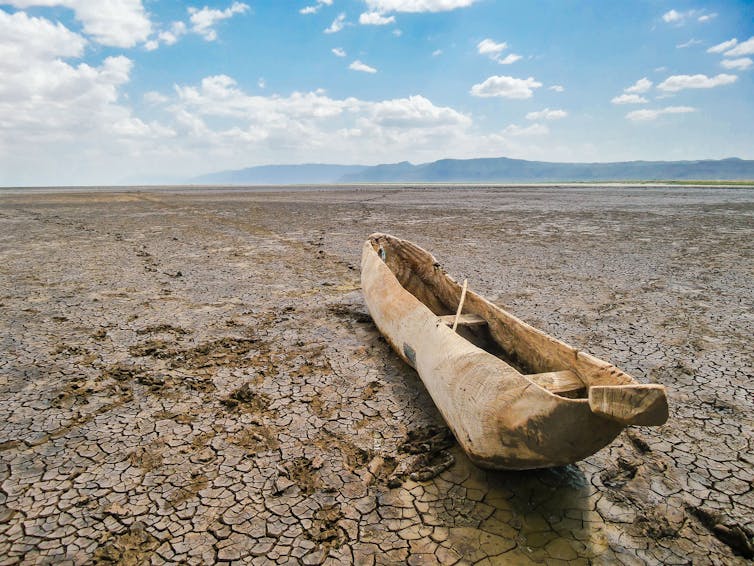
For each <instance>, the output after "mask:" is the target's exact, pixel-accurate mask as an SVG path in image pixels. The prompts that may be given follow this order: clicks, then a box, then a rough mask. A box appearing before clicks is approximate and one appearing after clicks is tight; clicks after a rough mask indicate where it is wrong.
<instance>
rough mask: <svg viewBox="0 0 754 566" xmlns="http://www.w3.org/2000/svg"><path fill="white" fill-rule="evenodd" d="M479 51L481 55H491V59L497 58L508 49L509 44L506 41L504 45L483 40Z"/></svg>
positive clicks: (478, 48) (478, 46)
mask: <svg viewBox="0 0 754 566" xmlns="http://www.w3.org/2000/svg"><path fill="white" fill-rule="evenodd" d="M476 48H477V51H479V54H480V55H489V56H490V57H493V58H494V57H495V56H497V55H499V54H500V53H501V52H502V51H504V50H505V49H507V48H508V44H507V43H505V42H504V41H503V42H502V43H497V42H496V41H494V40H492V39H489V38H487V39H483V40H482V41H480V42H479V43H478V44H477V46H476Z"/></svg>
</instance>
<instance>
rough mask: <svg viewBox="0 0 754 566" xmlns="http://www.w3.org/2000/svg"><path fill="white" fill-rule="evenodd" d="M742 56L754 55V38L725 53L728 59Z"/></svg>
mask: <svg viewBox="0 0 754 566" xmlns="http://www.w3.org/2000/svg"><path fill="white" fill-rule="evenodd" d="M742 55H754V36H752V37H750V38H749V39H747V40H746V41H742V42H741V43H739V44H738V45H736V46H735V47H734V48H733V49H729V50H728V51H726V52H725V56H726V57H740V56H742Z"/></svg>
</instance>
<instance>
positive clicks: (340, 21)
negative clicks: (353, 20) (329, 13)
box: [325, 13, 346, 33]
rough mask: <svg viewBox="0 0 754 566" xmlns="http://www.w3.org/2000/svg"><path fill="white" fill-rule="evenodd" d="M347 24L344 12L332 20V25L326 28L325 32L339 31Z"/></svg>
mask: <svg viewBox="0 0 754 566" xmlns="http://www.w3.org/2000/svg"><path fill="white" fill-rule="evenodd" d="M345 25H346V15H345V14H344V13H341V14H338V16H337V17H336V18H335V19H334V20H333V21H332V23H331V24H330V27H329V28H327V29H326V30H325V33H338V32H339V31H340V30H342V29H343V26H345Z"/></svg>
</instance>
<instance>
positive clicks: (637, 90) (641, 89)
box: [623, 77, 652, 94]
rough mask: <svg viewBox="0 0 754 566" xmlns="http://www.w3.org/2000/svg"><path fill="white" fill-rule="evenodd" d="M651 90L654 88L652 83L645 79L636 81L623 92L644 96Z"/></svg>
mask: <svg viewBox="0 0 754 566" xmlns="http://www.w3.org/2000/svg"><path fill="white" fill-rule="evenodd" d="M650 88H652V81H650V80H649V79H648V78H647V77H644V78H642V79H639V80H638V81H636V82H635V83H634V84H633V85H631V86H630V87H628V88H625V89H623V92H628V93H634V94H642V93H645V92H647V91H648V90H649V89H650Z"/></svg>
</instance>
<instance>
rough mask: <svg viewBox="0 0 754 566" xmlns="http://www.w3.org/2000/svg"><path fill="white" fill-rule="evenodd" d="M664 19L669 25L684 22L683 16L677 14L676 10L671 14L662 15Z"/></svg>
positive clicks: (670, 12) (671, 11)
mask: <svg viewBox="0 0 754 566" xmlns="http://www.w3.org/2000/svg"><path fill="white" fill-rule="evenodd" d="M662 19H663V20H664V21H666V22H668V23H674V22H680V21H682V20H683V19H684V18H683V15H681V13H680V12H677V11H675V10H670V11H669V12H665V13H664V14H663V15H662Z"/></svg>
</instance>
